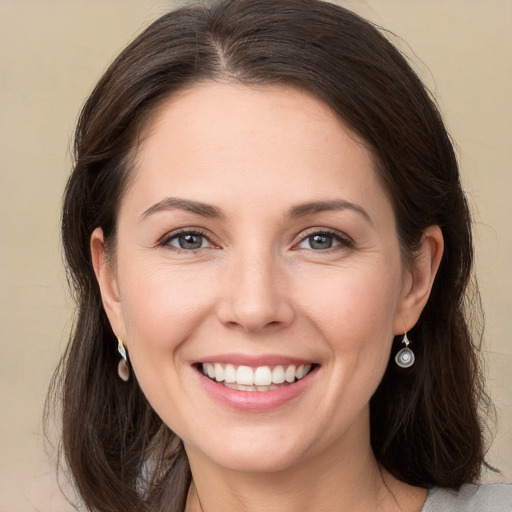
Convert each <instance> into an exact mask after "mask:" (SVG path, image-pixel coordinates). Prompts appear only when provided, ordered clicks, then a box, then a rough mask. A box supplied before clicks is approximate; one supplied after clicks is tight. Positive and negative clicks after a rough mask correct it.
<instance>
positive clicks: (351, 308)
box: [299, 266, 401, 352]
mask: <svg viewBox="0 0 512 512" xmlns="http://www.w3.org/2000/svg"><path fill="white" fill-rule="evenodd" d="M400 276H401V274H400V270H399V268H388V269H387V270H386V271H381V270H380V269H379V268H378V267H370V268H369V267H368V266H364V267H363V266H361V267H357V266H352V267H351V268H350V269H348V268H347V269H337V271H335V272H331V273H330V275H329V276H328V277H327V276H326V277H324V278H322V277H321V276H318V275H317V276H314V275H310V279H308V282H306V283H304V286H303V287H301V290H300V292H299V293H300V295H301V297H302V299H301V305H302V310H303V311H304V312H305V313H304V314H305V315H308V316H309V317H310V318H311V319H312V320H313V321H314V322H315V324H316V326H317V328H318V329H319V330H321V331H322V332H323V333H324V336H326V337H327V338H328V339H329V340H330V341H331V343H332V344H333V345H335V347H334V348H336V349H337V350H341V351H345V352H357V351H362V350H364V349H365V348H367V347H370V346H372V345H378V344H380V343H382V342H385V343H389V340H391V339H392V337H393V324H394V319H395V316H396V311H397V307H398V303H399V300H400V292H401V277H400Z"/></svg>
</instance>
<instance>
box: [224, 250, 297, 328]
mask: <svg viewBox="0 0 512 512" xmlns="http://www.w3.org/2000/svg"><path fill="white" fill-rule="evenodd" d="M222 288H223V290H224V293H223V299H222V300H221V301H220V303H219V305H218V309H217V316H218V318H219V320H220V322H221V323H223V324H224V325H226V326H228V327H231V328H239V329H242V330H244V331H247V332H257V331H261V330H268V329H273V330H274V329H279V328H283V327H286V326H288V325H290V324H291V323H292V322H293V321H294V319H295V311H294V308H293V306H292V301H291V293H290V291H291V290H290V287H289V283H288V279H287V277H286V272H285V269H283V268H282V263H280V262H279V261H278V258H277V257H273V256H272V255H271V254H268V255H262V254H261V253H259V254H258V253H255V254H252V255H251V256H248V257H245V258H239V259H238V260H237V261H236V262H232V264H231V265H230V268H229V270H228V271H227V272H226V273H225V274H224V276H223V284H222Z"/></svg>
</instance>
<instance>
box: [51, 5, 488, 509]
mask: <svg viewBox="0 0 512 512" xmlns="http://www.w3.org/2000/svg"><path fill="white" fill-rule="evenodd" d="M216 79H227V80H234V81H237V82H239V83H243V84H281V83H283V84H291V85H294V86H297V87H299V88H301V89H303V90H307V91H309V92H311V93H312V94H314V95H316V96H317V97H319V98H320V99H321V100H322V101H324V102H325V103H326V104H328V105H329V106H330V107H331V108H332V109H333V111H334V112H336V113H337V114H338V115H339V117H340V118H341V119H342V120H343V121H344V122H345V123H346V124H347V125H348V126H350V127H351V129H352V130H354V132H356V133H357V134H358V135H359V136H360V137H362V139H364V140H365V141H366V143H367V144H368V146H369V147H370V148H371V150H372V152H373V155H374V157H375V160H376V162H377V172H378V174H379V176H380V178H381V180H382V182H383V184H384V186H385V188H386V189H387V191H388V193H389V196H390V198H391V201H392V203H393V206H394V210H395V214H396V218H397V225H398V228H397V231H398V237H399V241H400V244H401V248H402V252H403V255H404V259H405V260H406V261H407V260H408V259H409V260H410V259H411V258H413V257H414V252H415V250H416V249H417V246H418V243H419V241H420V239H421V236H422V234H423V232H424V230H425V228H427V227H428V226H430V225H439V226H440V227H441V229H442V232H443V236H444V243H445V252H444V256H443V260H442V262H441V266H440V269H439V272H438V276H437V278H436V280H435V283H434V286H433V289H432V293H431V297H430V299H429V301H428V304H427V306H426V307H425V309H424V311H423V313H422V315H421V318H420V319H419V321H418V323H417V325H416V326H415V327H414V329H413V330H412V332H411V333H410V337H411V338H412V339H414V340H415V341H416V343H415V345H414V349H415V353H416V364H415V365H414V366H413V367H412V368H410V369H408V370H403V369H400V368H398V367H397V366H396V365H394V364H393V363H392V360H393V356H394V354H392V357H391V359H390V363H389V366H388V368H387V370H386V373H385V376H384V378H383V380H382V383H381V384H380V386H379V388H378V390H377V391H376V393H375V395H374V396H373V398H372V400H371V404H370V414H371V442H372V447H373V451H374V453H375V456H376V458H377V460H378V461H379V462H380V464H381V465H382V466H384V467H385V468H386V469H387V470H389V471H390V472H391V473H393V474H394V475H395V476H397V477H398V478H399V479H401V480H403V481H405V482H408V483H410V484H413V485H419V486H426V487H428V486H433V485H440V486H453V487H456V486H459V485H461V484H463V483H466V482H472V481H474V480H475V479H477V478H478V476H479V474H480V470H481V467H482V465H483V464H484V440H483V434H482V428H483V427H482V422H481V420H480V418H479V414H478V412H479V406H481V405H482V404H483V405H484V406H485V405H488V401H487V397H486V395H485V394H484V392H483V389H482V381H481V376H480V373H479V365H478V346H477V343H474V341H473V338H472V335H471V332H470V329H469V326H468V321H467V316H466V315H467V312H468V311H469V310H471V311H474V309H475V307H476V306H478V301H476V302H475V300H474V298H473V306H471V304H469V305H468V301H467V294H466V289H467V286H468V283H469V280H470V275H471V268H472V262H473V249H472V240H471V225H470V214H469V211H468V206H467V203H466V199H465V196H464V194H463V191H462V189H461V185H460V181H459V173H458V166H457V160H456V157H455V154H454V150H453V147H452V144H451V141H450V138H449V136H448V134H447V133H446V130H445V127H444V125H443V122H442V120H441V116H440V114H439V112H438V109H437V108H436V105H435V103H434V102H433V100H432V99H431V97H430V95H429V93H428V92H427V91H426V90H425V88H424V86H423V84H422V83H421V81H420V80H419V79H418V77H417V76H416V74H415V73H414V72H413V71H412V70H411V68H410V66H409V65H408V64H407V62H406V60H405V59H404V58H403V56H402V55H401V54H400V52H399V51H398V50H397V49H396V48H395V47H394V46H393V45H392V44H391V43H390V42H389V41H388V40H387V39H386V37H384V36H383V35H382V33H381V32H380V31H379V30H378V29H376V28H375V27H374V26H373V25H372V24H370V23H369V22H367V21H365V20H363V19H362V18H360V17H359V16H357V15H355V14H354V13H352V12H350V11H348V10H346V9H344V8H341V7H339V6H336V5H334V4H331V3H327V2H323V1H319V0H218V1H213V2H209V3H204V2H203V3H202V4H201V5H192V6H187V7H183V8H181V9H179V10H176V11H174V12H171V13H169V14H167V15H165V16H163V17H161V18H160V19H159V20H157V21H156V22H154V23H153V24H152V25H151V26H150V27H149V28H148V29H146V30H145V31H144V32H143V33H142V34H141V35H140V36H138V37H137V38H136V39H135V41H133V42H132V43H131V44H130V45H129V46H128V47H127V48H126V49H125V50H124V51H123V52H122V53H121V55H120V56H119V57H118V58H117V59H116V60H115V62H114V63H113V64H112V65H111V66H110V67H109V69H108V70H107V71H106V73H105V74H104V75H103V77H102V78H101V80H100V81H99V83H98V85H97V86H96V88H95V89H94V91H93V92H92V94H91V96H90V98H89V99H88V101H87V103H86V104H85V106H84V108H83V111H82V113H81V116H80V120H79V123H78V127H77V130H76V139H75V166H74V169H73V172H72V174H71V177H70V178H69V182H68V184H67V188H66V193H65V199H64V208H63V216H62V238H63V244H64V249H65V256H66V261H67V268H68V271H69V277H70V282H71V284H72V287H73V291H74V295H75V298H76V302H77V318H76V323H75V326H74V329H73V332H72V335H71V339H70V342H69V345H68V348H67V351H66V353H65V355H64V357H63V359H62V361H61V365H60V368H59V370H58V373H57V374H56V380H55V383H56V385H55V387H54V392H61V396H62V420H63V453H64V456H65V460H66V463H67V465H68V467H69V469H70V471H71V473H72V478H73V479H74V482H75V484H76V486H77V489H78V491H79V493H80V495H81V497H82V499H83V501H84V503H85V505H86V507H87V508H88V510H94V511H105V512H106V511H119V512H120V511H123V512H127V511H142V510H152V511H153V510H154V511H156V510H163V509H164V508H165V510H171V511H178V510H182V509H183V506H184V503H185V498H186V491H187V488H188V486H189V484H190V478H191V476H190V469H189V466H188V461H187V459H186V455H185V453H184V450H183V446H182V445H181V442H180V441H179V439H177V438H176V436H175V435H174V434H173V433H172V432H171V431H170V430H169V429H168V428H167V427H166V426H165V425H164V424H163V423H162V421H161V420H160V418H159V417H158V416H157V415H156V413H155V412H154V411H153V410H152V409H151V407H150V405H149V404H148V402H147V401H146V399H145V397H144V395H143V393H142V391H141V389H140V387H139V385H138V383H137V380H136V378H133V379H131V380H130V381H129V382H128V383H124V382H122V381H120V380H119V378H118V376H117V373H116V367H117V362H118V358H119V356H118V354H117V352H116V340H115V337H114V334H113V332H112V330H111V327H110V325H109V322H108V320H107V317H106V315H105V312H104V311H103V308H102V304H101V298H100V293H99V288H98V284H97V282H96V278H95V276H94V272H93V268H92V264H91V255H90V249H89V240H90V236H91V233H92V232H93V230H94V229H95V228H96V227H98V226H100V227H101V228H102V229H103V232H104V236H105V239H106V242H107V244H108V246H109V247H115V237H116V218H117V211H118V207H119V202H120V198H121V197H122V194H123V190H124V188H125V186H126V184H127V182H128V180H129V176H130V170H131V164H132V162H133V158H134V154H135V153H136V148H137V141H138V136H139V133H140V131H141V129H142V127H143V126H144V124H145V123H146V122H147V120H148V119H149V118H150V117H151V116H152V115H153V114H154V112H155V111H156V110H157V109H158V108H159V105H161V104H162V103H163V102H164V101H165V100H166V99H167V98H169V97H170V96H172V95H173V94H174V93H176V92H177V91H179V90H182V89H183V88H186V87H188V86H191V85H193V84H194V83H196V82H198V81H204V80H216ZM468 308H469V309H468ZM398 348H399V340H395V346H394V351H396V350H398ZM59 383H60V387H58V386H57V384H59Z"/></svg>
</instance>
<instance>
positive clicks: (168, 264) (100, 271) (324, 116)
mask: <svg viewBox="0 0 512 512" xmlns="http://www.w3.org/2000/svg"><path fill="white" fill-rule="evenodd" d="M169 198H179V199H180V200H186V201H194V202H198V203H201V204H207V205H210V206H213V207H214V208H215V210H214V211H213V212H212V211H206V212H205V211H204V208H203V210H202V211H201V210H200V211H195V212H192V211H189V206H190V204H189V203H183V202H182V203H176V201H168V199H169ZM326 201H336V202H337V203H336V206H337V207H336V208H330V209H327V210H326V209H322V208H313V209H312V208H305V207H304V206H303V205H305V204H309V203H312V202H314V203H318V202H326ZM183 205H186V208H185V209H184V208H183ZM301 205H302V206H301ZM340 205H341V206H342V207H340ZM299 206H301V208H298V207H299ZM196 210H197V208H196ZM319 210H320V211H319ZM204 213H209V214H211V213H215V214H216V216H210V215H204ZM299 213H300V215H299ZM180 229H184V230H185V231H189V232H190V231H194V232H199V233H200V235H197V237H198V238H196V240H200V242H201V245H202V247H201V248H199V249H197V250H189V249H183V248H180V245H179V242H180V238H179V237H178V235H176V230H180ZM319 232H321V233H324V234H325V235H327V236H328V237H329V236H332V238H328V240H330V241H332V244H333V245H332V247H331V248H328V249H318V248H317V246H315V247H312V239H311V236H312V235H313V234H315V233H319ZM203 235H204V238H201V236H203ZM325 235H324V236H325ZM181 241H182V242H183V239H181ZM442 248H443V242H442V235H441V232H440V230H439V228H438V227H436V226H434V227H431V228H429V229H428V230H427V231H426V232H425V235H424V238H423V242H422V244H421V247H420V250H419V253H418V254H417V255H416V258H415V263H414V265H413V267H412V268H408V270H406V268H405V266H404V264H403V261H402V257H401V252H400V247H399V245H398V240H397V236H396V221H395V216H394V212H393V209H392V206H391V203H390V201H389V199H388V196H387V194H386V192H385V190H384V189H383V187H382V185H381V183H380V181H379V179H378V177H377V175H376V173H375V171H374V163H373V158H372V154H371V153H370V151H369V150H368V149H367V148H366V147H365V145H364V144H363V143H362V141H360V140H358V138H357V137H356V136H355V135H354V134H353V133H351V132H350V130H348V129H347V128H346V127H345V126H344V125H343V124H342V123H341V122H340V121H339V119H338V118H336V117H335V116H334V115H333V114H332V112H331V111H330V110H329V109H328V107H327V106H326V105H324V104H323V103H322V102H320V101H319V100H318V99H316V98H314V97H313V96H312V95H310V94H308V93H306V92H303V91H299V90H297V89H293V88H289V87H281V86H280V87H267V88H263V87H260V88H252V87H247V86H242V85H236V84H230V83H217V82H216V83H213V82H207V83H202V84H197V85H195V86H194V87H192V88H190V89H188V90H187V91H184V92H182V93H181V94H180V95H178V96H175V97H174V98H172V99H171V100H170V101H168V102H167V103H166V104H164V105H163V106H162V107H161V108H160V110H159V111H158V113H157V114H156V115H155V116H154V118H153V119H152V121H151V122H150V123H149V125H148V126H147V127H146V130H145V132H144V134H143V138H142V141H141V145H140V148H139V151H138V153H137V157H136V166H135V171H134V175H133V177H132V180H131V181H130V185H129V187H128V189H127V191H126V192H125V195H124V197H123V199H122V202H121V207H120V211H119V218H118V239H117V245H116V252H115V255H114V256H113V258H107V257H106V254H105V248H104V243H103V235H102V232H101V229H99V228H98V229H97V230H96V231H95V232H94V233H93V235H92V237H91V251H92V255H93V262H94V267H95V271H96V274H97V277H98V282H99V284H100V288H101V292H102V297H103V302H104V307H105V310H106V312H107V315H108V317H109V319H110V322H111V325H112V328H113V330H114V332H115V333H116V334H117V335H118V336H119V337H120V338H121V339H122V340H123V341H124V343H125V346H126V347H127V350H128V353H129V358H130V364H131V366H132V370H133V371H134V372H135V374H136V375H137V379H138V381H139V382H140V385H141V387H142V389H143V391H144V393H145V395H146V396H147V398H148V400H149V401H150V403H151V405H152V406H153V407H154V409H155V410H156V412H157V413H158V414H159V415H160V417H161V418H162V419H163V421H164V422H165V423H166V424H167V425H168V426H169V427H170V428H171V429H172V430H173V431H174V432H176V433H177V435H179V436H180V438H181V439H182V440H183V442H184V445H185V449H186V451H187V454H188V457H189V460H190V464H191V469H192V474H193V479H194V484H193V486H192V487H191V490H190V493H189V499H188V503H187V510H188V511H194V510H201V508H200V506H199V503H198V499H197V496H198V495H199V496H200V497H201V504H202V507H203V510H204V511H205V512H214V511H221V510H222V511H225V510H245V511H251V510H261V507H262V504H264V508H265V510H266V511H274V510H275V511H278V510H279V511H280V512H286V511H290V512H291V511H294V512H300V511H306V510H315V511H328V510H329V511H331V510H336V509H338V508H339V507H340V503H342V504H343V507H344V509H346V510H357V511H370V510H371V511H374V510H383V511H384V510H385V511H388V510H390V511H391V510H405V511H410V512H412V511H418V510H420V509H421V506H422V503H423V502H424V500H425V496H426V491H425V490H424V489H419V488H413V487H410V486H408V485H406V484H404V483H403V482H399V481H398V480H396V479H395V478H393V477H392V476H391V475H389V474H387V473H386V472H385V471H381V470H380V468H379V466H378V464H377V461H376V460H375V458H374V456H373V453H372V451H371V448H370V442H369V407H368V403H369V400H370V397H371V396H372V394H373V393H374V391H375V389H376V388H377V386H378V384H379V382H380V380H381V378H382V376H383V374H384V370H385V368H386V365H387V361H388V359H389V355H390V349H391V344H392V340H393V336H394V335H397V334H401V333H403V332H404V331H407V330H409V329H410V328H411V327H412V326H413V325H414V323H415V322H416V321H417V319H418V317H419V315H420V313H421V310H422V309H423V307H424V305H425V303H426V301H427V299H428V295H429V293H430V288H431V286H432V282H433V280H434V277H435V273H436V271H437V268H438V265H439V261H440V258H441V254H442ZM107 261H114V264H113V265H109V264H108V263H107ZM412 348H414V346H412ZM218 354H235V355H238V356H242V357H245V356H262V355H263V357H266V355H269V354H270V355H275V354H278V355H279V356H280V357H298V358H301V359H305V360H308V361H311V362H314V363H315V364H316V365H317V366H316V371H315V372H314V374H311V376H310V379H309V381H308V383H307V386H306V387H305V389H304V390H303V392H301V393H300V394H299V396H297V397H296V398H294V399H293V400H291V401H289V402H287V403H285V404H284V405H282V406H280V407H277V408H274V409H272V410H269V411H259V412H254V411H245V410H236V409H234V408H232V407H229V406H226V405H224V404H221V403H219V402H218V401H217V400H215V399H213V398H212V396H210V395H209V393H207V392H206V391H205V388H204V386H202V385H201V383H200V379H201V377H200V374H199V372H198V370H197V368H196V366H194V365H195V363H197V362H198V361H201V360H203V359H204V358H206V357H212V356H217V355H218Z"/></svg>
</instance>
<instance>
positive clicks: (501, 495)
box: [421, 482, 512, 512]
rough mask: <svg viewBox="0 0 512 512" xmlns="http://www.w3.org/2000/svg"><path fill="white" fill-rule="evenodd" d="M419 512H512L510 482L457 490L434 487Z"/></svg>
mask: <svg viewBox="0 0 512 512" xmlns="http://www.w3.org/2000/svg"><path fill="white" fill-rule="evenodd" d="M421 512H512V482H510V483H501V484H466V485H463V486H462V487H461V488H460V489H459V490H454V489H445V488H441V487H434V488H433V489H430V490H429V492H428V496H427V500H426V501H425V504H424V505H423V508H422V509H421Z"/></svg>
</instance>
